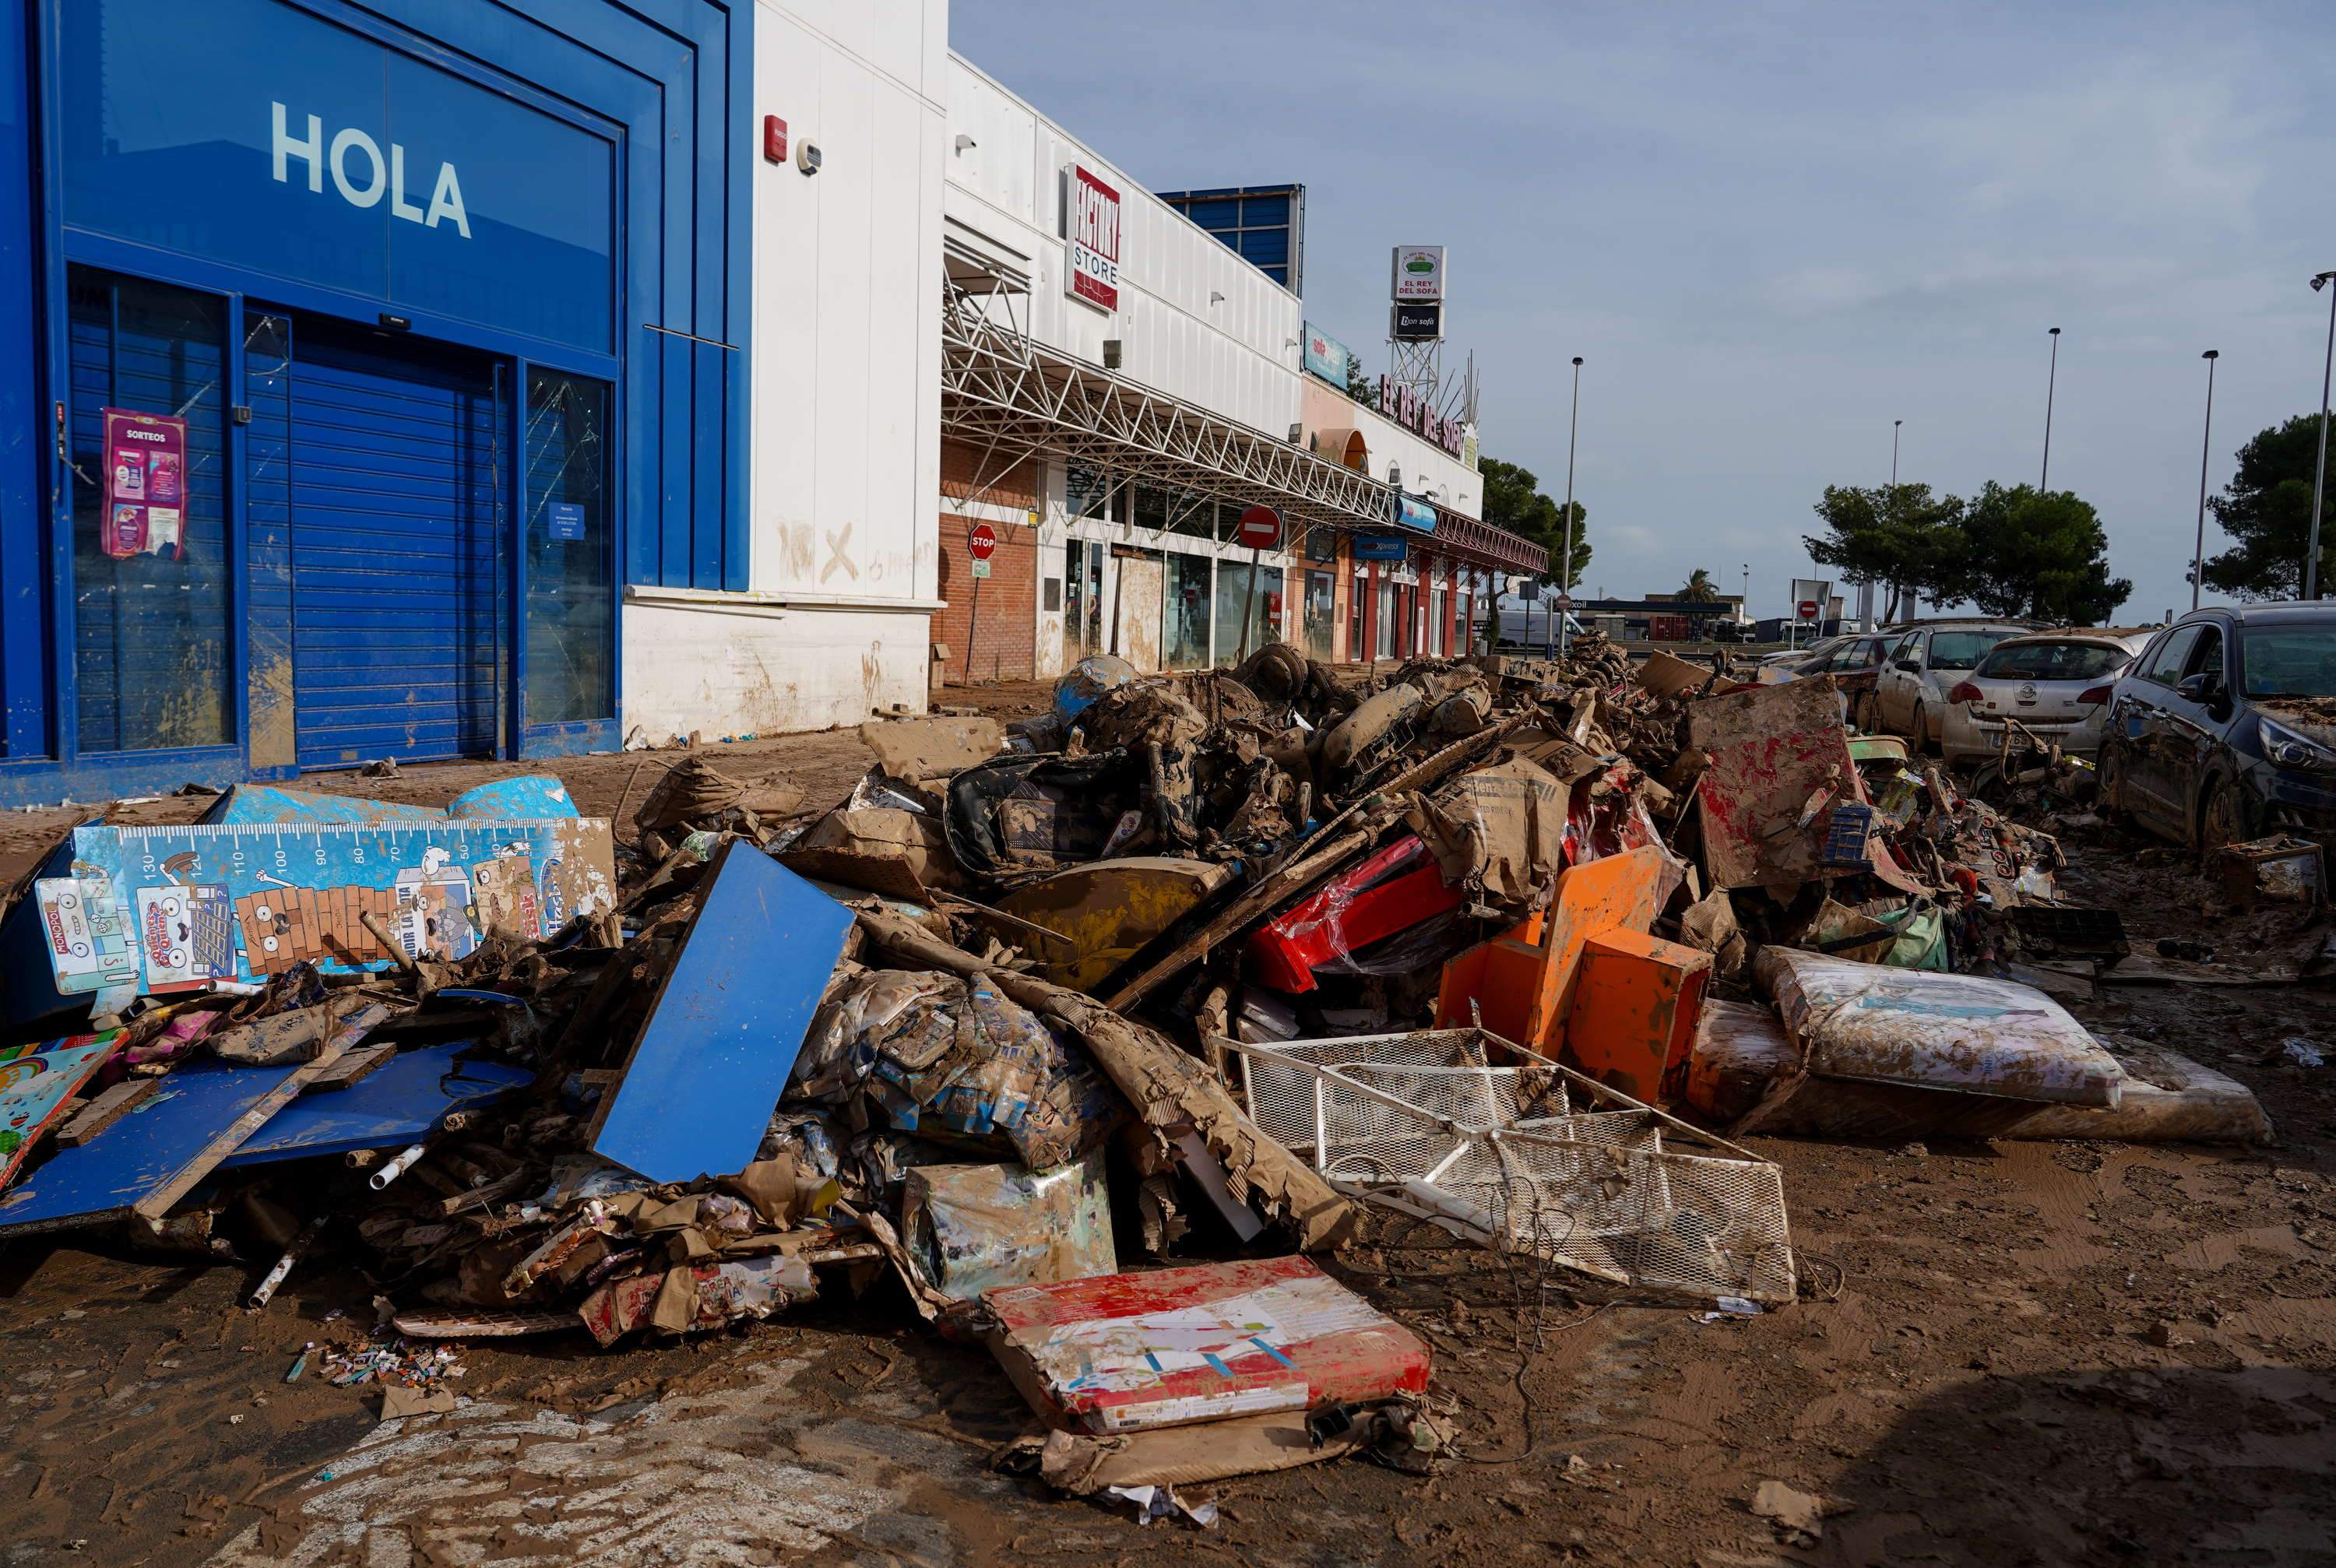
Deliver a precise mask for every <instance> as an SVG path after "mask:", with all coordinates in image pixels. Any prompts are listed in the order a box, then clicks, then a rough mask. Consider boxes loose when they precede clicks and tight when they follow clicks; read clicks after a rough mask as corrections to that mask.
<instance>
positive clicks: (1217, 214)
mask: <svg viewBox="0 0 2336 1568" xmlns="http://www.w3.org/2000/svg"><path fill="white" fill-rule="evenodd" d="M1184 215H1185V216H1186V217H1187V218H1190V219H1192V221H1193V222H1195V223H1197V224H1199V225H1200V226H1201V227H1202V228H1203V229H1238V228H1240V227H1241V203H1240V202H1238V201H1195V202H1193V203H1192V205H1191V206H1189V207H1187V208H1185V209H1184Z"/></svg>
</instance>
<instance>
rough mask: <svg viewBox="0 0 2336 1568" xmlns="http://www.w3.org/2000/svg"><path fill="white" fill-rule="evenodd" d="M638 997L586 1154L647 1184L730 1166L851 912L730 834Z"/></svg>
mask: <svg viewBox="0 0 2336 1568" xmlns="http://www.w3.org/2000/svg"><path fill="white" fill-rule="evenodd" d="M699 885H700V887H701V888H702V889H703V891H702V892H701V894H700V895H699V900H698V907H697V913H696V917H695V918H694V919H693V920H691V921H690V926H689V930H687V931H686V933H685V934H684V935H683V937H682V940H681V950H680V952H679V953H678V954H677V955H676V958H675V959H674V962H673V967H672V969H670V970H669V971H668V972H667V975H666V978H665V983H664V984H663V986H661V987H660V988H659V989H658V991H657V1000H656V1001H655V1002H654V1003H653V1004H651V1007H650V1009H649V1016H648V1019H647V1022H645V1023H644V1024H643V1025H642V1026H641V1033H640V1038H639V1039H638V1041H636V1042H635V1044H634V1046H633V1052H632V1057H631V1059H630V1060H629V1061H628V1063H627V1064H626V1066H625V1076H624V1077H623V1079H622V1080H621V1081H620V1082H618V1085H617V1086H616V1087H615V1088H614V1089H612V1090H611V1091H609V1097H608V1101H607V1102H606V1103H604V1105H602V1107H601V1113H600V1117H599V1121H598V1123H597V1124H596V1125H594V1127H593V1132H592V1152H593V1153H595V1154H599V1155H602V1156H603V1157H605V1158H608V1159H611V1160H614V1161H616V1162H617V1163H618V1164H621V1165H624V1166H627V1167H628V1168H629V1169H631V1170H634V1171H638V1172H639V1173H640V1174H642V1175H644V1176H647V1177H648V1178H649V1179H650V1180H651V1181H655V1182H686V1181H689V1180H691V1179H693V1178H695V1177H697V1176H701V1175H717V1176H718V1175H728V1174H732V1173H734V1172H735V1171H738V1170H741V1169H743V1168H744V1167H745V1165H746V1164H748V1163H749V1162H751V1161H752V1160H753V1159H754V1151H755V1150H756V1149H757V1148H758V1147H759V1146H760V1145H761V1144H762V1140H763V1129H764V1127H765V1126H766V1125H769V1123H770V1119H771V1110H772V1108H773V1107H774V1106H775V1105H777V1104H778V1103H779V1095H780V1092H781V1091H782V1090H784V1088H785V1087H786V1083H787V1076H788V1075H789V1074H791V1073H792V1072H793V1070H794V1065H795V1057H796V1055H797V1054H798V1053H799V1052H801V1050H802V1049H803V1031H804V1030H805V1029H806V1028H808V1027H810V1025H811V1018H812V1013H813V1010H815V1009H816V1008H818V1006H819V999H820V997H821V996H822V994H823V993H824V992H825V991H826V989H827V982H828V979H829V978H830V976H832V974H833V972H834V969H835V961H836V959H838V958H840V957H842V953H843V938H844V934H845V932H847V931H848V930H850V929H851V926H852V912H851V911H849V910H847V909H845V908H844V907H843V906H842V904H839V903H837V902H836V901H834V900H833V899H832V898H830V897H828V896H827V895H826V894H825V893H823V892H821V891H819V890H818V889H817V888H815V887H813V886H812V885H811V884H810V883H809V882H807V881H803V878H801V877H799V876H797V875H795V874H794V873H793V872H791V871H788V870H787V869H786V868H785V867H784V866H782V865H780V864H779V863H778V862H776V861H774V860H773V859H771V857H770V856H768V855H766V854H764V852H762V851H761V850H759V849H757V848H756V847H754V845H753V844H752V843H749V842H743V841H740V840H735V839H734V840H732V841H731V842H728V843H726V844H725V845H724V846H723V848H722V850H721V852H720V853H719V854H718V855H717V856H716V857H715V862H714V865H713V867H712V869H711V870H710V871H708V872H707V873H706V881H703V882H702V883H700V884H699Z"/></svg>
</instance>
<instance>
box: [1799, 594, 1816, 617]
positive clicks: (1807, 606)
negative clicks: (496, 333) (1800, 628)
mask: <svg viewBox="0 0 2336 1568" xmlns="http://www.w3.org/2000/svg"><path fill="white" fill-rule="evenodd" d="M1800 609H1801V618H1802V619H1803V620H1815V619H1816V618H1817V601H1816V600H1815V599H1803V600H1801V606H1800Z"/></svg>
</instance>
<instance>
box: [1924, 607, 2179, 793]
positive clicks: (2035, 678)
mask: <svg viewBox="0 0 2336 1568" xmlns="http://www.w3.org/2000/svg"><path fill="white" fill-rule="evenodd" d="M2149 638H2150V633H2149V632H2147V631H2140V632H2128V631H2123V630H2107V629H2103V630H2075V631H2049V632H2039V633H2035V634H2033V635H2030V636H2028V637H2015V638H2008V639H2007V640H2005V641H2003V642H2000V643H1997V644H1996V645H1995V647H1994V648H1990V650H1989V651H1988V654H1987V657H1984V658H1982V659H1981V660H1980V661H1979V667H1977V668H1976V669H1974V670H1972V671H1971V674H1970V675H1968V676H1965V677H1963V678H1962V679H1961V681H1959V682H1957V683H1956V684H1955V685H1954V686H1953V687H1952V688H1951V689H1949V691H1948V692H1947V708H1946V713H1945V723H1946V729H1945V733H1944V735H1942V737H1941V741H1940V749H1941V750H1942V751H1943V752H1944V753H1945V754H1946V758H1947V765H1948V766H1950V767H1952V766H1953V765H1956V764H1958V763H1975V762H1978V761H1980V760H1981V759H1982V758H1988V757H1995V756H2000V755H2002V753H2003V739H2004V735H2005V734H2006V733H2007V732H2008V731H2010V725H2009V724H2008V723H2007V721H2008V720H2016V721H2018V723H2019V725H2020V728H2021V729H2024V730H2026V731H2027V732H2028V733H2029V735H2033V736H2035V738H2036V744H2037V745H2047V746H2049V745H2058V746H2059V748H2060V749H2061V750H2062V751H2064V752H2068V753H2072V754H2075V755H2080V756H2090V755H2093V754H2094V753H2096V752H2098V751H2099V750H2100V749H2101V735H2102V733H2103V732H2104V730H2105V729H2106V727H2107V714H2108V711H2109V708H2108V688H2109V687H2110V685H2111V683H2113V682H2114V681H2115V680H2116V679H2117V677H2119V676H2121V675H2123V674H2124V673H2125V671H2126V667H2127V666H2128V665H2130V664H2131V663H2133V661H2134V658H2135V657H2136V655H2138V654H2139V653H2140V652H2141V650H2142V648H2143V647H2144V645H2146V643H2147V642H2148V641H2149ZM2011 733H2013V736H2014V738H2013V740H2012V743H2011V749H2012V750H2013V752H2014V753H2018V752H2020V751H2021V750H2024V749H2026V742H2025V741H2023V740H2022V739H2020V737H2019V735H2018V734H2017V732H2011Z"/></svg>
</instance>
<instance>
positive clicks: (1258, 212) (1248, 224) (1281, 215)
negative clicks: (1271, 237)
mask: <svg viewBox="0 0 2336 1568" xmlns="http://www.w3.org/2000/svg"><path fill="white" fill-rule="evenodd" d="M1289 222H1290V198H1289V197H1287V196H1251V197H1248V198H1246V199H1244V200H1242V202H1241V227H1242V228H1244V229H1260V228H1266V227H1270V226H1271V225H1274V224H1282V225H1285V226H1286V225H1287V224H1288V223H1289Z"/></svg>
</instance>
